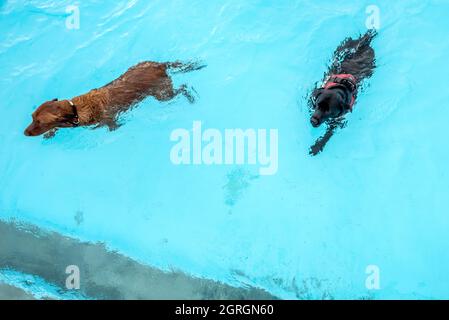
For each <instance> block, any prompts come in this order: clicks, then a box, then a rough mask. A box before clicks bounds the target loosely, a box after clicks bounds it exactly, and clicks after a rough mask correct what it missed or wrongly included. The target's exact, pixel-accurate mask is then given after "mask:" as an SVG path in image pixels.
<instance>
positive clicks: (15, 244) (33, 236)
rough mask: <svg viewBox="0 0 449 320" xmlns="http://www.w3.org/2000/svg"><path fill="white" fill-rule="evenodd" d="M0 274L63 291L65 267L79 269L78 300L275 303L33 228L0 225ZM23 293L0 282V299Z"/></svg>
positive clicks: (253, 291) (258, 293)
mask: <svg viewBox="0 0 449 320" xmlns="http://www.w3.org/2000/svg"><path fill="white" fill-rule="evenodd" d="M0 235H1V241H0V270H14V271H17V272H21V273H24V274H28V275H34V276H38V277H40V278H42V279H44V280H45V281H46V282H48V283H49V284H51V285H53V286H56V287H58V288H63V290H65V289H64V288H65V286H66V285H65V283H66V278H67V277H68V275H67V274H66V273H65V271H66V268H67V266H70V265H76V266H78V267H79V269H80V289H79V290H77V291H78V292H79V294H80V295H82V296H85V297H88V298H92V299H112V300H116V299H125V300H126V299H158V300H159V299H200V300H204V299H205V300H211V299H224V300H248V299H249V300H269V299H276V297H274V296H272V295H271V294H269V293H268V292H266V291H264V290H261V289H258V288H234V287H231V286H229V285H226V284H222V283H219V282H215V281H211V280H205V279H198V278H194V277H191V276H189V275H186V274H184V273H181V272H170V273H167V272H163V271H161V270H159V269H156V268H152V267H149V266H145V265H142V264H140V263H138V262H136V261H134V260H132V259H130V258H128V257H126V256H123V255H121V254H119V253H116V252H111V251H109V250H107V248H106V246H105V245H104V244H101V243H95V244H93V243H83V242H80V241H78V240H76V239H72V238H68V237H65V236H63V235H60V234H58V233H55V232H45V231H42V230H40V229H39V228H37V227H35V226H31V225H23V224H20V225H18V224H15V223H12V222H4V221H1V220H0ZM33 298H34V297H33V295H31V294H30V293H27V292H26V291H23V290H22V289H19V288H16V287H14V286H11V285H10V284H6V283H1V282H0V300H1V299H33Z"/></svg>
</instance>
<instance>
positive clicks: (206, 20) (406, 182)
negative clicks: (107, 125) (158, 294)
mask: <svg viewBox="0 0 449 320" xmlns="http://www.w3.org/2000/svg"><path fill="white" fill-rule="evenodd" d="M70 5H75V6H76V8H78V10H79V17H80V20H79V26H77V25H76V24H70V23H71V22H70V21H69V22H68V20H67V19H70V18H71V15H72V14H73V12H75V11H76V10H75V11H73V10H72V11H71V10H69V11H68V12H66V9H67V7H68V6H70ZM370 5H376V6H377V7H378V8H379V10H380V11H379V13H380V22H381V24H380V28H379V35H378V37H377V38H376V39H375V41H374V44H373V45H374V48H375V50H376V57H377V64H378V68H377V70H376V72H375V74H374V76H373V77H372V78H371V79H370V80H369V81H368V83H367V84H366V89H365V91H364V92H363V93H362V94H360V95H359V98H358V103H357V105H356V107H355V111H354V113H352V114H351V115H350V116H348V125H347V126H346V128H344V129H343V130H341V131H339V132H338V133H337V134H336V135H335V136H334V137H333V138H332V140H331V141H330V142H329V144H328V146H327V147H326V149H325V150H324V152H323V153H322V154H320V155H318V156H317V157H311V156H309V155H308V148H309V147H310V145H312V144H313V142H314V141H315V140H316V138H317V137H319V136H320V135H321V134H322V133H323V130H324V128H321V129H313V128H312V127H311V126H310V124H309V122H308V117H309V111H308V109H307V95H308V94H309V92H310V90H311V89H312V88H313V86H314V84H315V82H316V81H318V80H320V79H321V77H322V75H323V73H324V72H325V71H326V65H327V63H328V62H329V60H330V58H331V57H332V53H333V51H334V50H335V48H336V47H337V46H338V44H339V43H340V42H341V41H342V40H343V39H344V38H345V37H347V36H357V35H358V34H359V33H363V32H365V30H366V26H365V21H366V19H367V13H366V8H367V7H368V6H370ZM69 9H70V8H69ZM72 9H73V8H72ZM448 18H449V2H447V1H439V0H428V1H422V0H420V1H415V0H411V1H407V2H403V1H394V2H393V1H364V0H358V1H351V2H347V1H335V0H332V1H330V0H322V1H320V2H319V3H317V2H316V1H311V0H310V1H308V0H301V1H299V0H298V1H293V0H291V1H274V0H273V1H267V0H263V1H262V0H258V1H256V0H247V1H240V0H223V1H198V0H193V1H185V0H184V1H182V0H170V1H138V0H134V1H114V2H106V1H94V0H90V1H82V2H80V1H79V2H75V3H72V2H70V1H60V0H56V1H54V0H52V1H47V0H39V1H37V0H32V1H24V0H20V1H19V0H17V1H13V0H11V1H9V0H8V1H0V29H1V30H4V32H2V33H1V34H0V74H1V75H2V76H1V77H0V88H1V90H0V141H1V143H0V150H1V151H0V152H1V156H0V219H1V220H3V221H11V220H14V221H19V222H26V223H31V224H33V225H36V226H38V227H40V228H42V229H44V230H52V231H56V232H58V233H60V234H62V235H68V236H71V237H73V238H76V239H80V240H82V241H89V242H98V241H100V242H104V243H106V244H107V246H108V247H109V248H110V249H111V250H117V251H119V252H121V253H123V254H124V255H126V256H128V257H130V258H133V259H135V260H138V261H140V262H141V263H143V264H146V265H150V266H153V267H156V268H159V269H162V270H170V269H175V270H181V271H183V272H185V273H187V274H190V275H192V276H195V277H200V278H205V279H212V280H216V281H220V282H223V283H226V284H229V285H232V286H237V287H241V286H247V285H249V286H254V287H258V288H262V289H265V290H267V291H268V292H270V293H271V294H273V295H275V296H278V297H280V298H286V299H303V298H310V299H321V298H342V299H361V298H372V299H383V298H386V299H390V298H402V299H407V298H435V299H440V298H449V286H448V284H449V276H448V274H447V267H448V266H449V255H448V250H447V249H448V246H449V235H448V233H447V230H448V228H449V218H448V216H447V215H448V210H447V208H448V206H449V203H448V202H449V200H448V190H449V177H448V167H447V165H446V163H448V161H449V148H448V147H447V142H446V140H447V138H446V134H445V125H446V121H447V117H448V116H449V109H448V108H446V107H445V104H446V100H447V98H448V93H447V90H446V88H445V87H446V80H445V79H446V78H447V74H448V73H449V65H448V64H447V61H446V55H447V53H448V52H449V42H448V41H447V40H446V38H447V34H446V33H447V32H446V31H447V30H448V27H449V19H448ZM72 22H73V21H72ZM67 23H68V24H67ZM78 27H79V28H78ZM144 60H153V61H175V60H183V61H189V60H200V61H203V62H205V63H206V64H207V68H205V69H203V70H201V71H197V72H194V73H189V74H184V75H175V76H174V81H175V82H176V84H178V85H180V84H182V83H188V84H189V85H191V86H192V87H194V88H195V91H196V92H197V95H198V99H197V102H196V103H195V104H193V105H190V104H189V103H188V101H186V100H185V99H182V98H179V99H176V100H175V101H173V102H171V103H158V102H156V101H155V100H153V99H151V98H150V99H147V100H145V101H144V102H143V103H141V104H140V105H139V107H138V108H136V109H134V110H133V111H132V112H130V113H128V114H126V115H125V116H124V117H123V122H124V125H123V126H122V127H121V128H120V129H119V130H117V131H114V132H108V131H106V130H105V129H99V130H88V129H84V128H77V129H73V130H62V131H60V132H58V134H57V135H56V137H55V138H53V139H50V140H43V139H41V138H36V139H31V138H27V137H25V136H24V135H23V130H24V129H25V127H26V126H27V125H28V124H29V122H30V120H31V118H30V115H31V113H32V111H33V110H34V109H35V108H36V107H37V106H38V105H39V104H41V103H42V102H44V101H46V100H49V99H52V98H56V97H58V98H69V97H73V96H76V95H79V94H82V93H85V92H87V91H88V90H90V89H92V88H95V87H99V86H102V85H104V84H106V83H108V82H109V81H111V80H112V79H114V78H116V77H117V76H119V75H120V74H121V73H123V72H124V71H125V70H126V69H127V68H128V67H130V66H132V65H134V64H136V63H138V62H140V61H144ZM194 121H200V122H201V123H202V125H203V127H204V128H216V129H217V130H219V131H220V132H223V131H224V130H226V129H230V128H231V129H232V128H242V129H248V128H254V129H257V130H258V129H267V130H268V129H277V132H278V136H279V138H278V168H277V171H276V173H275V174H273V175H261V174H260V172H259V169H260V168H259V167H257V166H254V165H249V164H244V165H238V164H233V165H205V164H202V165H174V164H173V162H172V161H171V159H170V152H171V149H172V147H173V141H171V140H170V135H171V134H172V132H173V130H176V129H180V128H185V129H188V130H191V128H192V126H193V125H194ZM369 266H376V267H377V268H378V271H379V274H380V288H377V289H376V290H371V289H372V288H367V286H366V279H367V277H368V276H369V275H367V273H366V272H367V268H368V270H370V269H369Z"/></svg>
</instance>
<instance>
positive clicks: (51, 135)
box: [44, 129, 58, 140]
mask: <svg viewBox="0 0 449 320" xmlns="http://www.w3.org/2000/svg"><path fill="white" fill-rule="evenodd" d="M57 131H58V129H52V130H50V131H47V132H46V133H44V139H46V140H48V139H51V138H54V136H55V135H56V132H57Z"/></svg>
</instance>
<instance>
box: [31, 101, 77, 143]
mask: <svg viewBox="0 0 449 320" xmlns="http://www.w3.org/2000/svg"><path fill="white" fill-rule="evenodd" d="M32 117H33V122H32V123H31V124H30V125H29V126H28V128H26V129H25V132H24V133H25V135H26V136H28V137H35V136H39V135H41V134H44V133H46V132H47V131H50V130H51V129H55V128H69V127H75V126H76V118H77V115H76V114H75V113H74V111H73V108H72V106H71V104H70V102H69V101H67V100H64V101H58V99H54V100H51V101H47V102H45V103H43V104H42V105H41V106H40V107H39V108H37V110H36V111H35V112H34V113H33V115H32Z"/></svg>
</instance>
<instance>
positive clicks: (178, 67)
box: [165, 61, 206, 73]
mask: <svg viewBox="0 0 449 320" xmlns="http://www.w3.org/2000/svg"><path fill="white" fill-rule="evenodd" d="M165 65H166V66H167V69H169V70H170V71H171V72H172V73H186V72H192V71H197V70H201V69H203V68H205V67H206V65H205V64H203V63H201V62H199V61H191V62H186V63H184V62H181V61H176V62H167V63H166V64H165Z"/></svg>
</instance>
